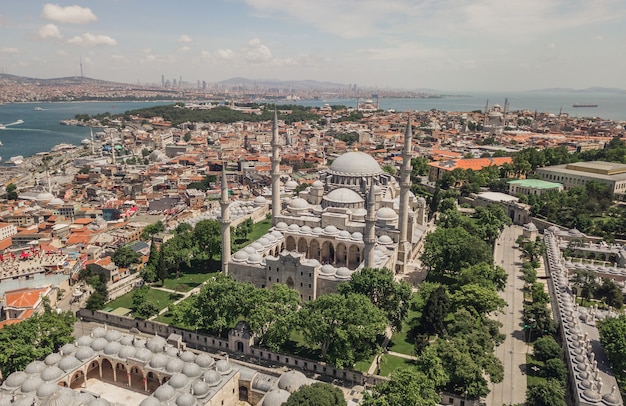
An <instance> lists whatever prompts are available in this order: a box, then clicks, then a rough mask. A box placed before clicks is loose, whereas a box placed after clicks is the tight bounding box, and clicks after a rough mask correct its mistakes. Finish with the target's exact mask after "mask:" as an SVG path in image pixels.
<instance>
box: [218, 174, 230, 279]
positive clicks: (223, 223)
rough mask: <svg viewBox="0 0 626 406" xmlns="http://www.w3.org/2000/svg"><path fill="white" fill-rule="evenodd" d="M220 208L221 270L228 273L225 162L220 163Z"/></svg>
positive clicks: (227, 213)
mask: <svg viewBox="0 0 626 406" xmlns="http://www.w3.org/2000/svg"><path fill="white" fill-rule="evenodd" d="M220 206H221V208H222V218H221V220H220V225H221V226H222V272H224V273H225V274H228V263H229V262H230V199H229V197H228V182H227V181H226V162H224V163H222V198H221V199H220Z"/></svg>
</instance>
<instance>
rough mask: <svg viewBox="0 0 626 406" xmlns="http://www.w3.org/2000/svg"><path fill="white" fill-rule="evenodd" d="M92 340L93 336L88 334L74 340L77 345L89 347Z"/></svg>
mask: <svg viewBox="0 0 626 406" xmlns="http://www.w3.org/2000/svg"><path fill="white" fill-rule="evenodd" d="M92 341H93V338H91V337H89V336H81V337H79V338H78V340H76V344H78V346H79V347H89V346H90V345H91V342H92Z"/></svg>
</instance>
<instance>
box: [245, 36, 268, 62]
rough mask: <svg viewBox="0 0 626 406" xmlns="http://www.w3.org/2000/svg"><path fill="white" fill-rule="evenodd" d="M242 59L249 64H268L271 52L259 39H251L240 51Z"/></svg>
mask: <svg viewBox="0 0 626 406" xmlns="http://www.w3.org/2000/svg"><path fill="white" fill-rule="evenodd" d="M242 54H243V57H244V59H245V60H246V61H248V62H251V63H260V62H268V61H270V60H271V59H272V51H270V49H269V48H268V47H267V45H265V44H264V43H263V42H261V40H260V39H259V38H253V39H251V40H250V41H248V44H247V45H246V46H244V48H243V49H242Z"/></svg>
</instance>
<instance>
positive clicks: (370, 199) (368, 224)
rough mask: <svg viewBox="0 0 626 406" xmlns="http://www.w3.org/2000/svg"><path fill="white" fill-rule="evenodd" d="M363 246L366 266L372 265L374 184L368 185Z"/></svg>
mask: <svg viewBox="0 0 626 406" xmlns="http://www.w3.org/2000/svg"><path fill="white" fill-rule="evenodd" d="M363 242H364V243H365V247H364V248H363V255H364V260H365V263H364V264H363V265H364V266H365V267H366V268H373V267H374V245H375V244H376V192H375V190H374V184H373V183H372V185H371V186H370V192H369V193H368V195H367V214H366V216H365V236H363Z"/></svg>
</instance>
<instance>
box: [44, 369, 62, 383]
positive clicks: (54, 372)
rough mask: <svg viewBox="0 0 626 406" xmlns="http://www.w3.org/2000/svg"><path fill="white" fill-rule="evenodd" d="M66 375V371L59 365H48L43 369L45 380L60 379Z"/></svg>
mask: <svg viewBox="0 0 626 406" xmlns="http://www.w3.org/2000/svg"><path fill="white" fill-rule="evenodd" d="M63 375H65V373H64V372H63V371H62V370H61V368H59V367H57V366H51V367H47V368H46V369H44V370H43V371H41V379H43V380H44V381H54V380H55V379H59V378H60V377H62V376H63Z"/></svg>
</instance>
